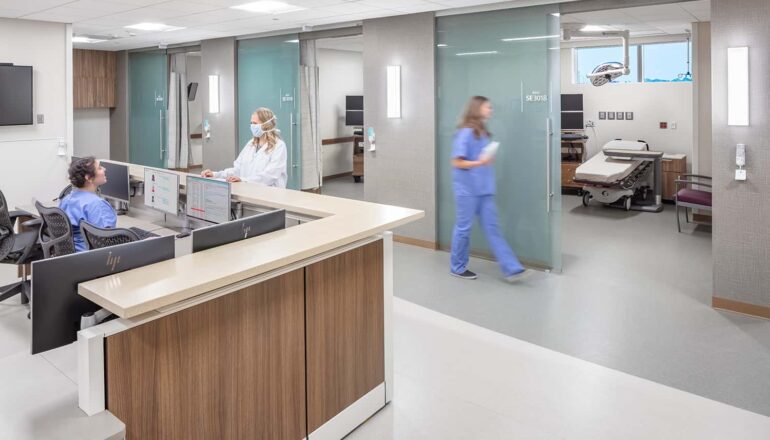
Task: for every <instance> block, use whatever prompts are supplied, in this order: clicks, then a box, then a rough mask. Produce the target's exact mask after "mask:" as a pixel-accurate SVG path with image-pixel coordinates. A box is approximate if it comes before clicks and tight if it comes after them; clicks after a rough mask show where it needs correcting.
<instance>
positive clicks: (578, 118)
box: [561, 112, 585, 130]
mask: <svg viewBox="0 0 770 440" xmlns="http://www.w3.org/2000/svg"><path fill="white" fill-rule="evenodd" d="M584 128H585V125H584V123H583V112H561V129H562V130H582V129H584Z"/></svg>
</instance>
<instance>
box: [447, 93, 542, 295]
mask: <svg viewBox="0 0 770 440" xmlns="http://www.w3.org/2000/svg"><path fill="white" fill-rule="evenodd" d="M490 117H492V104H491V103H490V102H489V99H487V98H485V97H483V96H474V97H472V98H471V99H470V101H468V104H467V106H466V108H465V113H464V114H463V118H462V121H461V122H460V126H459V127H458V130H457V132H456V133H455V137H454V142H453V143H452V167H453V168H454V169H453V170H452V186H453V189H454V193H455V202H456V205H457V215H456V218H455V227H454V231H453V234H452V256H451V260H450V261H451V267H450V273H451V274H452V275H454V276H456V277H460V278H465V279H471V280H472V279H475V278H476V274H475V273H473V272H471V271H470V270H469V269H468V252H469V248H470V241H471V227H472V226H473V219H474V218H475V217H478V218H479V223H480V224H481V228H482V229H483V230H484V234H485V235H486V236H487V241H488V242H489V247H490V249H491V250H492V253H493V254H494V255H495V258H496V259H497V262H498V263H499V264H500V270H501V271H502V272H503V276H504V277H505V279H506V280H507V281H508V282H515V281H519V280H521V279H523V278H525V277H526V276H528V275H530V274H531V273H532V272H531V271H530V270H529V269H524V267H523V266H522V265H521V263H520V262H519V259H518V258H516V254H514V253H513V251H512V250H511V247H510V246H508V243H507V242H506V241H505V238H504V237H503V235H502V233H501V232H500V225H499V224H498V221H497V207H496V206H495V169H494V166H493V159H492V158H491V157H484V156H483V155H482V154H481V153H482V150H483V149H484V147H486V146H487V145H488V144H489V142H490V139H489V136H490V134H489V132H488V131H487V126H486V121H487V120H488V119H489V118H490Z"/></svg>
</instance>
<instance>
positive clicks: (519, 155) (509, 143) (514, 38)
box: [436, 5, 561, 269]
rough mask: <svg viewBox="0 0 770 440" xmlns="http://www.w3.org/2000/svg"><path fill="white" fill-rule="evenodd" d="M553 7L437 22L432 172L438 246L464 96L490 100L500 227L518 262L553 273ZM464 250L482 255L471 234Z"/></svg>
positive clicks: (481, 242) (447, 228) (556, 168)
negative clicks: (497, 145)
mask: <svg viewBox="0 0 770 440" xmlns="http://www.w3.org/2000/svg"><path fill="white" fill-rule="evenodd" d="M556 12H558V8H557V6H555V5H549V6H542V7H541V6H538V7H532V8H517V9H510V10H501V11H493V12H483V13H476V14H465V15H455V16H446V17H439V18H438V19H437V22H436V29H437V43H438V47H437V48H436V53H437V54H436V66H437V87H438V90H437V96H438V103H437V107H438V108H437V114H438V123H437V130H438V133H437V141H438V145H437V148H438V151H437V160H438V164H437V171H438V183H437V186H438V205H439V224H438V232H439V244H440V246H441V247H442V248H449V247H450V246H451V239H452V229H453V226H454V219H455V201H454V194H453V191H452V167H451V164H450V160H451V157H450V156H451V151H452V137H453V134H454V133H455V130H456V129H457V123H458V120H459V118H460V115H461V113H462V110H463V107H464V105H465V103H466V101H467V100H468V98H469V97H471V96H473V95H484V96H486V97H488V98H490V99H491V100H492V103H493V106H494V109H495V114H494V116H493V118H492V119H491V121H490V122H489V129H490V131H491V132H492V134H493V136H492V138H493V140H496V141H499V142H500V150H499V152H498V155H497V158H496V160H495V172H496V179H497V205H498V209H499V215H500V226H501V228H502V230H503V234H504V235H505V237H506V239H507V240H508V242H509V243H510V244H511V246H512V247H513V249H514V251H515V252H516V253H517V254H518V255H519V257H520V258H521V259H522V261H524V262H525V263H530V264H533V265H537V266H542V267H548V268H555V269H560V268H561V241H560V231H561V215H560V214H561V195H560V191H559V188H560V164H559V160H558V158H559V157H560V155H559V150H560V139H559V131H560V128H559V121H560V118H559V111H560V104H559V102H560V87H559V19H558V17H557V16H556V15H554V14H555V13H556ZM471 247H472V252H473V253H475V254H477V255H488V254H489V250H488V245H487V243H486V240H485V239H484V237H483V234H482V232H481V230H480V229H479V228H478V227H475V228H474V231H473V236H472V240H471Z"/></svg>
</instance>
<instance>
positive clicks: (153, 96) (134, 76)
mask: <svg viewBox="0 0 770 440" xmlns="http://www.w3.org/2000/svg"><path fill="white" fill-rule="evenodd" d="M128 88H129V95H130V96H129V108H130V110H129V123H128V125H129V137H128V145H129V148H128V152H129V153H128V154H129V161H130V162H131V163H136V164H140V165H146V166H151V167H157V168H162V167H163V166H164V164H165V163H166V154H167V148H166V146H167V145H168V141H167V136H168V130H166V124H167V120H166V108H167V107H166V105H167V104H166V103H167V99H166V97H167V96H168V58H167V55H166V51H152V52H134V53H129V54H128Z"/></svg>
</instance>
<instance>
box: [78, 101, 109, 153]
mask: <svg viewBox="0 0 770 440" xmlns="http://www.w3.org/2000/svg"><path fill="white" fill-rule="evenodd" d="M73 128H74V133H73V135H72V139H73V143H72V149H73V153H72V154H74V155H75V156H78V157H85V156H94V157H96V158H99V159H110V109H108V108H83V109H75V112H74V115H73Z"/></svg>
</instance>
